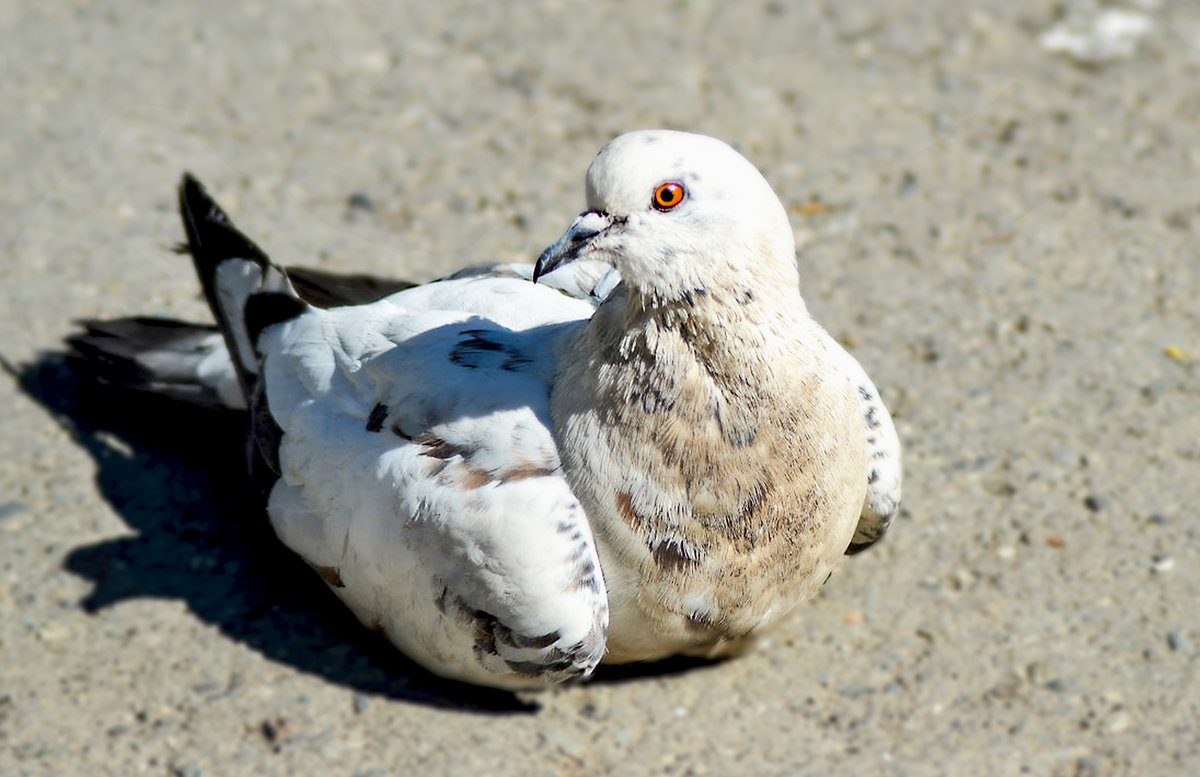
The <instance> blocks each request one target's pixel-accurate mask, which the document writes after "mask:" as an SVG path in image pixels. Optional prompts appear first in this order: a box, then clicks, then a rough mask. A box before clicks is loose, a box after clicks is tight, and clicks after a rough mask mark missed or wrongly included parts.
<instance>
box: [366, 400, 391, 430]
mask: <svg viewBox="0 0 1200 777" xmlns="http://www.w3.org/2000/svg"><path fill="white" fill-rule="evenodd" d="M387 414H388V406H387V405H385V404H383V403H382V402H379V403H377V404H376V405H375V407H373V408H371V415H369V416H368V417H367V431H368V432H379V431H382V430H383V422H384V421H386V420H387Z"/></svg>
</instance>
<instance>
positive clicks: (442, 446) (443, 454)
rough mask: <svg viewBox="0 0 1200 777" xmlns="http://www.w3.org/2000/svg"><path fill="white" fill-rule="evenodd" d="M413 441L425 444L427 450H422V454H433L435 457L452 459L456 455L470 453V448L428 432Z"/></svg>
mask: <svg viewBox="0 0 1200 777" xmlns="http://www.w3.org/2000/svg"><path fill="white" fill-rule="evenodd" d="M413 442H415V443H417V444H418V445H424V446H425V450H423V451H421V455H422V456H431V457H433V458H435V459H443V460H445V459H451V458H454V457H455V456H463V457H464V458H465V454H466V453H468V449H467V448H464V447H463V446H461V445H455V444H454V443H452V442H446V441H445V440H443V439H442V438H441V437H438V436H437V435H434V434H429V433H428V432H426V433H425V434H423V435H421V436H420V437H418V438H416V439H415V440H414V441H413Z"/></svg>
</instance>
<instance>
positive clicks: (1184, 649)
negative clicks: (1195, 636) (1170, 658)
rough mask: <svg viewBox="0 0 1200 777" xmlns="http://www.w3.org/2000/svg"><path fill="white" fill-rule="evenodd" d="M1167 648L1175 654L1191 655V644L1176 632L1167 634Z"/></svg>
mask: <svg viewBox="0 0 1200 777" xmlns="http://www.w3.org/2000/svg"><path fill="white" fill-rule="evenodd" d="M1167 647H1169V648H1171V650H1172V651H1174V652H1177V653H1191V652H1192V643H1191V642H1190V641H1189V640H1188V638H1187V637H1185V636H1183V635H1182V634H1180V633H1179V632H1177V631H1169V632H1167Z"/></svg>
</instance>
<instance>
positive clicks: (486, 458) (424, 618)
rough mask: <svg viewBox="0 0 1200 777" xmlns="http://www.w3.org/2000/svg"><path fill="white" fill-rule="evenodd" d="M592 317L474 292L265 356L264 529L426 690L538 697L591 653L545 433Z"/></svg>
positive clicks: (453, 289)
mask: <svg viewBox="0 0 1200 777" xmlns="http://www.w3.org/2000/svg"><path fill="white" fill-rule="evenodd" d="M591 312H592V307H591V305H590V304H588V303H587V302H584V301H581V300H575V299H571V298H570V297H568V296H566V295H563V294H560V293H559V292H557V291H554V290H552V289H549V288H545V287H542V286H535V285H533V284H531V283H528V282H526V281H523V280H517V279H514V278H498V277H475V278H464V279H459V280H451V281H442V282H439V283H434V284H427V285H426V286H422V287H418V288H414V289H410V290H407V291H402V292H400V293H398V294H395V295H392V296H390V297H388V298H386V299H384V300H381V301H379V302H376V303H373V304H370V305H363V306H356V307H347V308H339V309H333V310H325V311H322V310H312V311H310V312H308V313H306V314H304V315H302V316H300V317H298V318H296V319H293V320H291V321H288V322H285V323H283V324H279V325H277V326H275V327H272V328H270V329H268V330H267V331H266V332H264V334H263V336H262V338H261V339H260V341H259V347H260V349H261V351H262V352H263V354H264V370H265V384H266V387H267V402H268V405H269V407H270V410H271V414H272V416H273V417H274V419H275V421H276V422H277V423H278V425H279V427H280V429H281V430H282V436H281V442H280V449H279V462H280V466H281V478H280V480H279V481H278V483H277V484H276V485H275V487H274V489H273V491H272V493H271V496H270V505H269V506H270V513H271V519H272V522H273V524H274V526H275V529H276V531H277V533H278V534H279V536H280V537H281V538H282V539H283V541H284V542H285V543H286V544H287V545H289V546H290V547H291V548H292V549H294V550H295V551H296V552H298V553H299V554H300V555H301V556H302V557H303V558H304V559H305V560H306V561H308V563H309V564H310V565H312V566H313V567H314V568H316V569H317V571H318V572H320V574H321V575H322V577H324V578H325V580H326V582H328V583H329V585H330V586H331V587H332V588H333V590H334V591H335V593H337V595H338V596H339V597H341V598H342V599H343V600H344V601H345V602H346V603H347V604H348V605H349V606H350V608H351V609H352V610H353V611H354V612H355V613H356V614H357V615H358V617H359V618H360V619H361V620H362V621H363V622H364V623H366V624H368V625H369V626H371V627H373V628H376V629H379V630H381V631H383V632H385V633H386V634H387V636H388V637H389V638H390V639H391V640H392V641H393V642H395V643H396V644H397V645H398V646H400V647H401V648H402V649H403V650H404V651H405V652H407V653H408V654H409V655H410V656H411V657H413V658H414V659H416V660H417V661H419V662H420V663H422V664H423V665H425V666H426V667H427V668H429V669H431V670H432V671H434V672H436V673H438V674H442V675H444V676H448V677H452V678H455V679H460V680H467V681H470V682H476V683H481V684H486V685H494V686H500V687H527V686H539V685H545V684H549V683H554V682H561V681H563V680H568V679H573V678H580V677H586V676H587V675H588V674H590V672H591V671H592V669H593V668H594V667H595V665H596V664H597V663H598V662H599V660H600V658H601V656H602V655H603V653H604V646H605V630H606V627H607V619H608V605H607V598H606V593H605V587H604V582H603V578H602V575H601V571H600V565H599V560H598V558H597V556H596V550H595V546H594V542H593V538H592V533H591V529H590V527H589V525H588V522H587V517H586V515H585V514H584V512H583V509H582V507H581V506H580V504H579V502H578V500H577V499H576V498H575V496H574V494H573V493H572V492H571V489H570V487H569V486H568V485H567V482H566V481H565V479H564V478H563V475H562V471H561V466H560V462H559V456H558V451H557V448H556V446H555V443H554V439H553V436H552V434H551V431H550V428H549V424H550V421H549V383H550V380H551V378H552V376H553V373H554V368H555V364H556V360H557V354H558V353H559V352H560V350H561V348H563V347H565V345H566V343H567V342H568V341H569V339H570V337H571V335H572V333H573V332H574V330H575V329H576V328H577V327H578V326H579V325H580V323H581V322H582V321H583V320H585V319H586V318H587V317H588V316H589V315H590V314H591Z"/></svg>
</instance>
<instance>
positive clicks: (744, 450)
mask: <svg viewBox="0 0 1200 777" xmlns="http://www.w3.org/2000/svg"><path fill="white" fill-rule="evenodd" d="M179 200H180V211H181V214H182V219H183V224H184V229H185V232H186V235H187V243H186V251H187V252H188V253H190V254H191V256H192V259H193V261H194V264H195V269H196V271H197V274H198V276H199V279H200V284H201V286H202V288H203V291H204V295H205V297H206V299H207V301H208V302H209V304H210V306H211V308H212V311H213V313H214V315H215V318H216V322H217V326H216V327H213V326H211V325H192V324H186V323H182V322H177V321H168V320H163V319H155V318H128V319H119V320H116V321H88V322H84V326H85V327H86V331H85V332H84V333H83V334H80V335H77V336H75V337H73V338H71V340H70V341H69V342H70V343H71V345H72V346H73V348H74V352H75V359H76V361H78V362H80V363H84V364H86V365H90V369H91V370H92V371H93V373H94V374H95V376H96V377H97V378H98V379H100V380H103V381H106V382H108V383H113V384H117V385H121V386H124V387H126V388H130V389H136V390H142V391H151V392H155V393H162V394H166V395H168V396H172V397H175V398H177V399H180V400H184V401H189V402H192V403H195V404H204V405H211V406H228V407H240V408H244V409H245V410H246V411H247V412H248V414H249V418H250V423H249V424H248V428H249V432H248V435H247V446H246V447H247V464H248V467H249V469H250V472H251V475H252V478H253V480H254V482H255V483H256V484H257V485H258V486H259V487H260V488H261V489H262V491H263V494H264V496H265V498H266V505H267V513H268V515H269V517H270V521H271V525H272V527H273V529H274V531H275V533H276V534H277V535H278V537H279V538H280V540H282V542H283V543H284V544H285V545H286V546H288V547H289V548H290V549H291V550H293V551H294V552H295V553H297V554H298V555H299V556H300V557H301V558H303V559H304V561H305V562H307V564H308V565H309V566H311V567H312V568H313V569H314V570H315V571H316V573H317V574H319V575H320V577H321V578H322V579H323V580H324V581H325V583H326V584H327V585H328V586H329V588H330V589H331V590H332V591H333V592H334V593H335V594H336V595H337V596H338V597H339V598H340V599H341V600H342V601H343V602H344V603H345V604H346V605H347V606H348V607H349V608H350V609H351V610H352V611H353V612H354V614H355V615H356V616H357V617H358V618H359V620H361V621H362V623H363V624H365V625H366V626H367V627H369V628H371V629H373V630H375V631H377V632H379V633H381V634H382V635H384V636H385V637H386V638H387V639H388V640H389V641H391V642H392V643H393V644H394V645H395V646H397V647H398V648H399V649H400V650H401V651H403V652H404V653H405V654H407V655H408V656H409V657H410V658H412V659H413V660H415V661H416V662H417V663H419V664H421V665H422V666H424V667H425V668H427V669H428V670H430V671H432V672H434V673H436V674H438V675H441V676H443V677H446V678H450V679H452V680H457V681H462V682H466V683H472V684H477V685H482V686H490V687H496V688H503V689H510V690H519V689H537V688H545V687H548V686H553V685H556V684H559V683H564V682H570V681H578V680H584V679H586V678H588V677H589V676H590V675H591V674H592V673H593V671H594V670H595V668H596V667H597V665H598V664H599V663H601V662H611V663H628V662H639V661H655V660H659V659H662V658H666V657H669V656H673V655H688V656H700V657H708V658H721V657H727V656H734V655H738V654H740V653H742V652H744V651H745V650H747V649H748V648H749V647H751V646H752V645H753V644H754V642H755V640H756V639H758V637H760V636H761V635H762V634H764V633H766V632H768V631H769V630H770V629H771V628H773V627H775V626H776V625H778V624H779V623H780V622H781V621H782V620H783V619H784V618H785V616H787V615H788V614H789V613H790V612H791V611H793V610H794V609H795V608H796V606H797V605H798V604H799V603H801V602H803V601H804V600H806V599H808V598H809V597H811V596H813V595H814V594H815V593H816V591H817V590H818V589H819V588H820V586H821V585H822V584H823V583H824V582H825V580H826V579H827V578H828V577H829V576H830V574H831V572H832V571H833V570H834V568H835V566H836V565H837V564H838V563H839V559H840V558H841V557H842V556H843V555H844V554H850V553H856V552H859V551H861V550H863V549H865V548H866V547H868V546H870V545H872V544H873V543H875V542H876V541H878V540H879V539H880V538H881V537H882V536H883V534H884V532H885V531H886V530H887V528H888V526H889V524H890V523H891V521H892V519H893V517H894V516H895V515H896V513H897V510H898V506H899V502H900V496H901V468H900V444H899V440H898V438H897V435H896V430H895V427H894V425H893V423H892V419H891V416H890V414H889V413H888V411H887V408H886V407H885V406H884V405H883V402H882V400H881V399H880V396H879V392H878V391H877V390H876V388H875V386H874V384H873V383H872V382H871V380H870V379H869V378H868V377H867V375H866V373H865V372H864V370H863V368H862V367H861V366H860V365H859V363H858V362H857V361H856V360H855V359H854V358H853V357H852V356H851V355H850V354H849V353H847V352H846V351H845V350H844V349H843V348H842V347H841V346H840V345H839V344H838V343H837V342H836V341H835V340H834V339H833V338H832V337H831V336H830V335H829V334H828V333H827V332H826V331H825V330H824V329H823V328H822V327H821V326H820V325H818V324H817V323H816V322H815V321H814V320H813V319H812V318H811V316H810V315H809V313H808V311H807V309H806V307H805V303H804V300H803V298H802V296H801V289H800V277H799V270H798V267H797V261H796V251H795V244H794V238H793V235H792V231H791V227H790V225H789V222H788V218H787V214H786V211H785V209H784V207H783V205H782V204H781V202H780V200H779V198H778V197H777V196H776V195H775V193H774V192H773V191H772V189H771V187H770V185H769V184H768V183H767V181H766V180H765V179H764V178H763V176H762V174H760V173H759V171H758V170H757V169H756V168H755V167H754V166H753V165H752V164H751V163H750V162H749V161H747V160H746V159H745V158H744V157H743V156H742V155H741V154H739V153H738V152H737V151H735V150H734V149H733V148H731V147H730V146H729V145H727V144H725V143H724V142H722V141H719V140H716V139H714V138H710V137H706V136H703V135H697V134H690V133H684V132H677V131H668V130H647V131H636V132H629V133H626V134H623V135H620V136H618V137H616V138H615V139H614V140H612V141H611V142H609V143H608V144H607V145H606V146H604V147H603V148H602V149H601V150H600V151H599V153H598V154H597V155H596V157H595V158H594V159H593V161H592V163H591V165H590V167H589V168H588V171H587V176H586V209H585V210H584V211H583V212H582V213H581V214H579V215H578V216H577V217H576V218H575V219H574V221H573V222H572V223H571V224H570V226H569V227H568V229H567V230H566V232H565V233H564V234H563V235H562V236H561V237H560V238H559V239H558V240H557V241H556V242H554V243H553V244H552V245H551V246H550V247H549V248H547V249H546V250H545V251H544V252H543V253H542V254H541V255H540V256H539V257H538V258H537V261H536V263H534V264H532V265H530V264H520V263H494V264H484V265H475V266H471V267H468V268H466V269H464V270H462V271H459V272H457V273H455V274H453V275H450V276H448V277H446V278H443V279H441V280H438V281H434V282H430V283H427V284H424V285H416V286H413V285H411V284H404V283H400V282H388V281H377V280H376V279H371V278H369V277H367V276H354V277H347V278H340V277H338V276H334V275H330V274H325V273H315V272H313V271H305V270H301V269H299V268H288V269H285V268H284V267H282V266H280V265H277V264H275V263H273V262H272V261H271V259H270V258H268V256H267V254H266V253H265V252H264V251H263V250H262V249H260V248H259V247H258V246H257V245H255V244H254V243H253V242H252V241H251V240H250V239H249V238H248V237H246V236H245V235H244V234H242V233H241V232H240V231H239V230H238V229H237V228H236V227H235V226H234V224H233V223H232V221H231V220H230V218H229V217H228V216H227V215H226V213H225V212H224V211H222V210H221V208H220V207H219V206H218V205H217V204H216V202H215V201H214V200H213V199H212V198H211V197H210V195H209V194H208V193H207V191H206V190H205V188H204V187H203V186H202V185H201V184H200V183H199V182H198V181H197V180H196V179H195V178H193V177H192V176H191V175H186V174H185V176H184V178H183V182H182V184H181V186H180V190H179Z"/></svg>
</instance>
